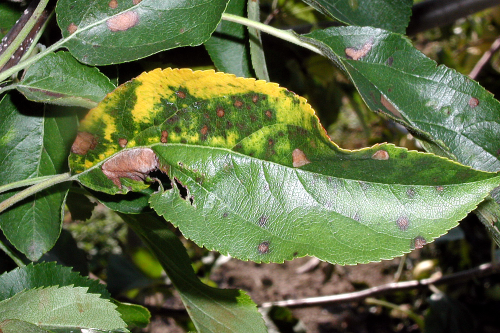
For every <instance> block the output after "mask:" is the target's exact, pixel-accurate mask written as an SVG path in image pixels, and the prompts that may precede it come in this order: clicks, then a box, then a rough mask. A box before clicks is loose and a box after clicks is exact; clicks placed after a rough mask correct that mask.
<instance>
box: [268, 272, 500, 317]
mask: <svg viewBox="0 0 500 333" xmlns="http://www.w3.org/2000/svg"><path fill="white" fill-rule="evenodd" d="M499 271H500V264H490V263H488V264H483V265H480V266H479V267H476V268H473V269H470V270H466V271H462V272H458V273H454V274H450V275H447V276H443V277H439V278H429V279H423V280H412V281H404V282H393V283H388V284H384V285H381V286H377V287H373V288H368V289H365V290H361V291H355V292H352V293H345V294H340V295H330V296H319V297H309V298H303V299H295V300H286V301H277V302H267V303H262V305H261V307H263V308H266V307H271V306H286V307H290V308H291V307H295V308H296V307H308V306H320V305H331V304H334V303H343V302H355V301H361V300H364V299H365V298H367V297H375V296H379V295H383V294H388V293H394V292H397V291H403V290H410V289H417V288H426V287H428V286H429V285H439V284H454V283H459V282H463V281H467V280H470V279H473V278H478V277H483V276H488V275H492V274H494V273H497V272H499Z"/></svg>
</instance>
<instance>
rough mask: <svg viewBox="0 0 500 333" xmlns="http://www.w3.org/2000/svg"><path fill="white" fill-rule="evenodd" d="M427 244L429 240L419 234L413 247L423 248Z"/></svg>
mask: <svg viewBox="0 0 500 333" xmlns="http://www.w3.org/2000/svg"><path fill="white" fill-rule="evenodd" d="M425 244H427V241H426V240H425V238H424V237H422V236H417V237H415V239H414V240H413V244H412V245H413V248H415V249H421V248H423V247H424V245H425Z"/></svg>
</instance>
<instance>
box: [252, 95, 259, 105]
mask: <svg viewBox="0 0 500 333" xmlns="http://www.w3.org/2000/svg"><path fill="white" fill-rule="evenodd" d="M258 101H259V96H257V95H253V96H252V102H254V103H257V102H258Z"/></svg>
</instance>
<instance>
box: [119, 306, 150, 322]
mask: <svg viewBox="0 0 500 333" xmlns="http://www.w3.org/2000/svg"><path fill="white" fill-rule="evenodd" d="M114 303H115V305H116V306H117V308H116V311H118V312H120V315H121V317H122V319H123V321H125V322H126V323H127V327H130V326H137V327H146V326H147V325H148V324H149V321H150V319H151V313H149V311H148V309H146V308H145V307H143V306H141V305H137V304H129V303H120V302H117V301H114Z"/></svg>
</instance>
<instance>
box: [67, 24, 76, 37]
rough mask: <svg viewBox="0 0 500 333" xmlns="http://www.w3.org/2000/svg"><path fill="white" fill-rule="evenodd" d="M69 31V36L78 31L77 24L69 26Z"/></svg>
mask: <svg viewBox="0 0 500 333" xmlns="http://www.w3.org/2000/svg"><path fill="white" fill-rule="evenodd" d="M67 30H68V32H69V34H70V35H71V34H72V33H74V32H75V31H76V30H78V27H77V26H76V24H74V23H71V24H70V25H68V29H67Z"/></svg>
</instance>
